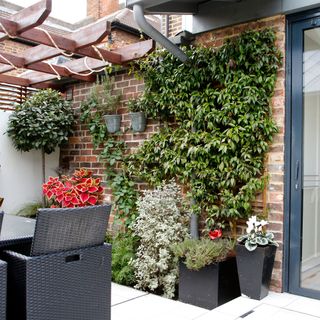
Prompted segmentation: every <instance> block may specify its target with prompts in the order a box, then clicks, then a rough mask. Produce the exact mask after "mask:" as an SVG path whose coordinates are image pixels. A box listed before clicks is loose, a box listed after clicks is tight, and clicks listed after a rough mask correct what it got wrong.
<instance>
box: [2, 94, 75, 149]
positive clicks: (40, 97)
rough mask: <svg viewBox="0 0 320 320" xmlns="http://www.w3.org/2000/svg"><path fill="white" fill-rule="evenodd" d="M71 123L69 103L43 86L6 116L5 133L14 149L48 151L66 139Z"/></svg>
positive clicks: (71, 116)
mask: <svg viewBox="0 0 320 320" xmlns="http://www.w3.org/2000/svg"><path fill="white" fill-rule="evenodd" d="M73 125H74V115H73V111H72V108H71V106H70V103H69V102H68V101H66V100H65V99H64V98H63V97H62V96H61V95H60V93H59V92H58V91H55V90H52V89H46V90H40V91H37V92H36V93H34V94H33V95H32V96H31V97H29V98H28V99H27V100H26V101H24V102H23V103H21V104H20V105H17V107H16V108H15V110H14V111H13V113H12V114H11V115H10V117H9V124H8V130H7V134H8V136H9V137H11V138H12V141H13V144H14V147H15V148H16V149H17V150H20V151H30V150H32V149H36V150H44V152H45V153H48V154H50V153H52V152H53V151H54V150H55V148H56V147H57V146H60V145H61V144H63V143H66V142H67V141H68V136H69V135H70V134H71V132H72V126H73Z"/></svg>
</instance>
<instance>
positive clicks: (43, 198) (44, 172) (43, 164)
mask: <svg viewBox="0 0 320 320" xmlns="http://www.w3.org/2000/svg"><path fill="white" fill-rule="evenodd" d="M41 155H42V183H45V182H46V154H45V152H44V149H42V150H41ZM41 192H42V190H41ZM42 204H43V207H45V206H46V199H45V196H44V195H42Z"/></svg>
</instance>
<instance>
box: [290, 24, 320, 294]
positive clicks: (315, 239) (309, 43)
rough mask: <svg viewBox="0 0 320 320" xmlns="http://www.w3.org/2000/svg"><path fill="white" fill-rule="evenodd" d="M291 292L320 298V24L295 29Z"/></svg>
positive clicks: (293, 35) (292, 95) (293, 38)
mask: <svg viewBox="0 0 320 320" xmlns="http://www.w3.org/2000/svg"><path fill="white" fill-rule="evenodd" d="M291 43H292V48H291V58H292V70H291V72H292V89H291V90H292V92H291V101H292V105H291V107H292V140H291V141H292V144H291V151H292V154H291V212H290V253H289V291H290V292H292V293H296V294H301V295H305V296H310V297H313V298H319V299H320V26H319V27H318V26H315V22H314V20H313V19H310V20H304V21H300V22H297V23H295V24H293V26H292V42H291Z"/></svg>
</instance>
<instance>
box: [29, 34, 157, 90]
mask: <svg viewBox="0 0 320 320" xmlns="http://www.w3.org/2000/svg"><path fill="white" fill-rule="evenodd" d="M153 48H154V41H153V40H146V41H141V42H138V43H134V44H131V45H128V46H125V47H123V48H119V49H116V50H115V52H117V53H118V52H120V51H121V52H127V53H125V55H126V59H128V60H127V61H131V60H133V59H137V58H141V57H143V56H145V55H146V54H147V53H148V52H150V51H151V50H153ZM131 50H132V51H131ZM86 62H87V65H86V64H85V62H84V58H81V59H77V60H72V61H68V62H65V63H63V64H61V65H59V66H60V67H64V66H65V67H68V68H69V69H71V70H72V71H74V72H77V73H84V72H88V71H89V70H88V66H89V67H90V69H93V70H96V69H100V68H103V67H104V66H105V63H104V62H103V61H101V60H97V59H91V58H88V59H87V61H86ZM29 77H30V84H31V85H33V84H37V83H40V82H46V81H50V80H53V79H55V78H56V77H54V76H51V75H43V76H41V77H40V74H39V73H38V72H30V73H29Z"/></svg>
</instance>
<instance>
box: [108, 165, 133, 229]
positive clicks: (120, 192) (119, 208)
mask: <svg viewBox="0 0 320 320" xmlns="http://www.w3.org/2000/svg"><path fill="white" fill-rule="evenodd" d="M111 189H112V195H113V197H114V198H113V199H114V203H115V209H116V213H117V214H116V217H117V218H118V219H120V220H122V221H123V223H124V225H125V226H126V227H128V228H129V227H130V226H131V225H132V223H133V222H135V220H136V218H137V215H138V213H137V200H138V195H139V194H138V192H137V190H136V189H135V186H134V182H133V181H132V180H131V179H130V178H129V177H128V176H127V175H126V173H125V172H124V171H122V172H119V173H117V174H116V175H115V176H114V178H113V179H112V180H111Z"/></svg>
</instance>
